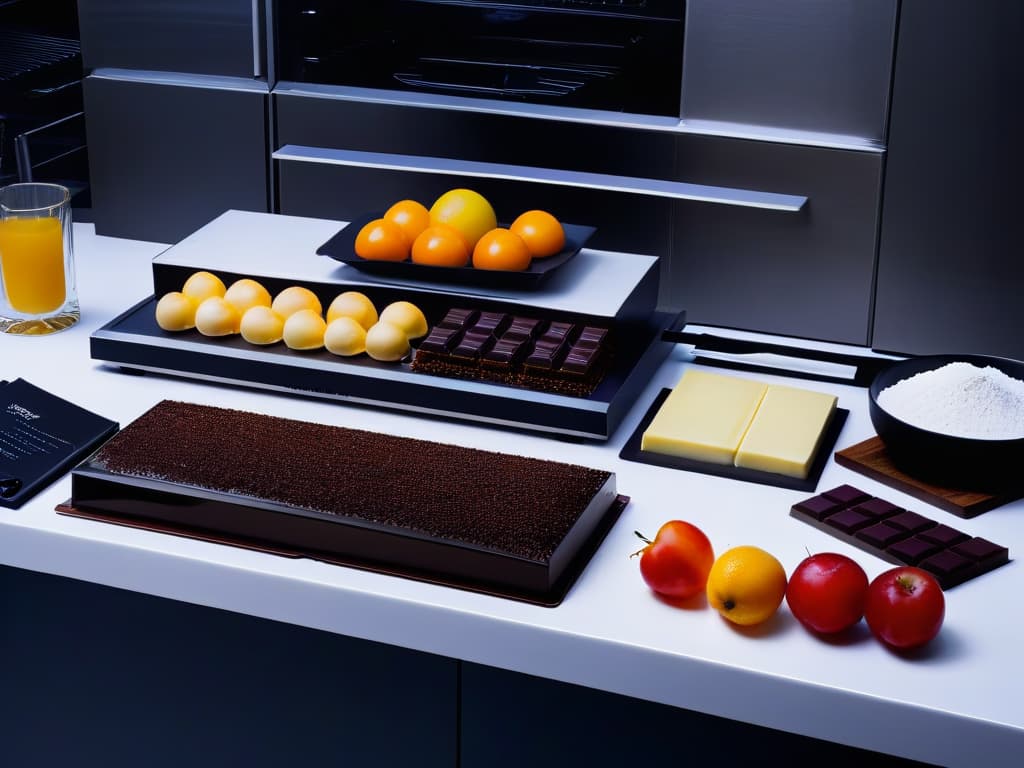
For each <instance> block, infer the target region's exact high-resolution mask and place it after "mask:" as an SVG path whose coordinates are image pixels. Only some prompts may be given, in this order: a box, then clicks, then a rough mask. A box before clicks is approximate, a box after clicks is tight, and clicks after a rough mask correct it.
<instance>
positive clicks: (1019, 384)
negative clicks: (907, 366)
mask: <svg viewBox="0 0 1024 768" xmlns="http://www.w3.org/2000/svg"><path fill="white" fill-rule="evenodd" d="M878 404H879V405H880V406H882V408H884V409H885V410H886V411H888V412H889V413H890V414H892V415H893V416H895V417H896V418H897V419H900V420H901V421H905V422H906V423H908V424H912V425H914V426H915V427H920V428H921V429H927V430H929V431H931V432H941V433H943V434H947V435H954V436H956V437H973V438H981V439H984V440H1012V439H1017V438H1022V437H1024V381H1020V380H1019V379H1015V378H1013V377H1012V376H1007V375H1006V374H1005V373H1003V372H1002V371H1000V370H999V369H998V368H993V367H992V366H986V367H984V368H982V367H980V366H977V365H972V364H971V363H949V364H948V365H944V366H942V367H941V368H936V369H935V370H932V371H924V372H923V373H918V374H916V375H914V376H911V377H910V378H908V379H903V380H902V381H898V382H896V383H895V384H893V385H892V386H891V387H886V388H885V389H883V390H882V392H881V393H880V394H879V395H878Z"/></svg>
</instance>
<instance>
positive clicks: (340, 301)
mask: <svg viewBox="0 0 1024 768" xmlns="http://www.w3.org/2000/svg"><path fill="white" fill-rule="evenodd" d="M339 317H351V318H352V319H353V320H355V321H356V322H357V323H359V324H360V325H361V326H363V330H364V331H365V330H369V329H370V327H371V326H372V325H373V324H374V323H376V322H377V308H376V307H375V306H373V302H372V301H370V299H369V297H368V296H367V295H366V294H365V293H360V292H359V291H345V292H344V293H339V294H338V295H337V296H335V297H334V301H332V302H331V306H329V307H328V308H327V324H328V325H330V324H331V323H333V322H334V321H335V320H337V319H338V318H339Z"/></svg>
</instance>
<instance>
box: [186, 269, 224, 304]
mask: <svg viewBox="0 0 1024 768" xmlns="http://www.w3.org/2000/svg"><path fill="white" fill-rule="evenodd" d="M226 290H227V289H226V288H225V287H224V281H223V280H221V279H220V278H219V277H217V276H216V275H215V274H213V273H212V272H193V273H192V274H191V275H190V276H189V278H188V280H186V281H185V285H184V286H183V287H182V289H181V292H182V293H184V294H185V295H186V296H188V297H189V298H190V299H192V300H193V301H195V303H196V304H201V303H202V302H203V300H204V299H208V298H210V297H211V296H223V295H224V292H225V291H226Z"/></svg>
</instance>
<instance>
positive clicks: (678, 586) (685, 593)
mask: <svg viewBox="0 0 1024 768" xmlns="http://www.w3.org/2000/svg"><path fill="white" fill-rule="evenodd" d="M636 535H637V536H639V537H640V538H641V539H643V540H644V541H645V542H647V546H646V547H644V548H643V549H642V550H640V552H637V553H634V554H639V555H640V574H641V575H642V576H643V577H644V581H646V582H647V586H649V587H650V588H651V589H652V590H654V591H655V592H657V593H658V594H660V595H667V596H669V597H674V598H687V597H692V596H693V595H696V594H697V593H699V592H702V591H704V588H705V586H706V585H707V582H708V573H709V572H710V571H711V565H712V563H714V562H715V553H714V550H713V549H712V548H711V542H710V541H709V540H708V537H707V536H706V535H705V534H704V531H702V530H701V529H700V528H698V527H697V526H695V525H693V524H692V523H687V522H684V521H683V520H669V521H668V522H667V523H665V524H664V525H663V526H661V528H660V529H659V530H658V535H657V536H655V537H654V541H650V540H648V539H647V538H645V537H644V536H643V535H642V534H641V533H640V532H639V531H637V532H636Z"/></svg>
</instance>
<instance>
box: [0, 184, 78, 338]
mask: <svg viewBox="0 0 1024 768" xmlns="http://www.w3.org/2000/svg"><path fill="white" fill-rule="evenodd" d="M70 201H71V193H70V192H69V191H68V189H67V188H66V187H62V186H60V185H59V184H42V183H35V182H29V183H25V184H11V185H9V186H6V187H2V188H0V331H2V332H3V333H13V334H24V335H41V334H46V333H53V332H55V331H60V330H63V329H65V328H68V327H70V326H72V325H74V324H75V323H77V322H78V318H79V316H80V313H79V308H78V293H77V292H76V290H75V258H74V248H73V247H72V243H71V202H70Z"/></svg>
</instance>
